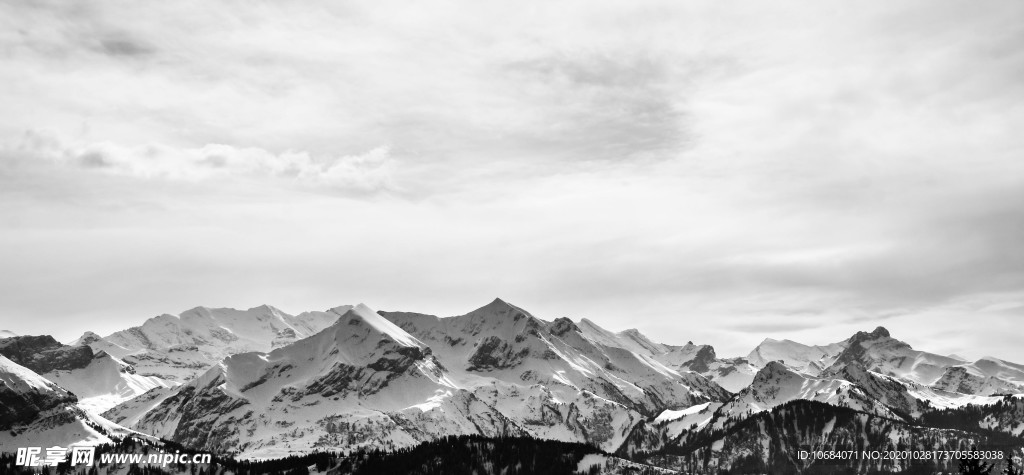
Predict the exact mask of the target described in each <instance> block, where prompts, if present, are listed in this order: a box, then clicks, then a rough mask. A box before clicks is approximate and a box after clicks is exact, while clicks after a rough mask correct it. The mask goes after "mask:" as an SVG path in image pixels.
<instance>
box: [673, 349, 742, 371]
mask: <svg viewBox="0 0 1024 475" xmlns="http://www.w3.org/2000/svg"><path fill="white" fill-rule="evenodd" d="M717 359H718V356H717V355H715V348H714V347H712V346H710V345H705V346H703V347H701V349H699V350H697V353H696V354H695V355H694V357H693V359H692V360H690V361H687V362H686V363H683V367H684V368H687V369H689V370H690V371H696V372H698V373H705V372H707V371H709V370H710V369H711V364H712V363H714V362H715V360H717ZM733 371H735V368H733Z"/></svg>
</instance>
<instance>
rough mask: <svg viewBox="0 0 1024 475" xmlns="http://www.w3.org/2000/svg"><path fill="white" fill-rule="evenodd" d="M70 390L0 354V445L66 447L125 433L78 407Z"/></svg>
mask: <svg viewBox="0 0 1024 475" xmlns="http://www.w3.org/2000/svg"><path fill="white" fill-rule="evenodd" d="M76 403H77V398H76V397H75V395H74V394H72V393H70V392H68V391H67V390H65V389H64V388H62V387H60V386H58V385H57V384H54V383H53V382H52V381H49V380H48V379H46V378H44V377H42V376H40V375H39V374H36V373H35V372H33V371H32V370H30V369H28V368H26V367H24V366H21V365H19V364H17V363H15V362H13V361H11V360H10V359H8V358H6V357H4V356H0V447H52V446H54V445H57V446H61V447H68V446H71V445H96V444H103V443H109V442H111V438H110V437H111V436H112V435H113V436H123V435H125V434H127V433H128V431H127V430H126V429H124V428H123V427H120V426H117V425H116V424H113V423H111V422H110V421H108V420H106V419H103V418H102V417H99V416H96V415H93V414H89V413H88V412H86V411H84V410H82V409H81V408H80V407H78V405H77V404H76Z"/></svg>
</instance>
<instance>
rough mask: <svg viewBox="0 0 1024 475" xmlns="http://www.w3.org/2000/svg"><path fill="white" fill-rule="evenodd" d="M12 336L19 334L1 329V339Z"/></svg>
mask: <svg viewBox="0 0 1024 475" xmlns="http://www.w3.org/2000/svg"><path fill="white" fill-rule="evenodd" d="M12 336H18V334H17V333H14V332H12V331H10V330H0V339H4V338H10V337H12Z"/></svg>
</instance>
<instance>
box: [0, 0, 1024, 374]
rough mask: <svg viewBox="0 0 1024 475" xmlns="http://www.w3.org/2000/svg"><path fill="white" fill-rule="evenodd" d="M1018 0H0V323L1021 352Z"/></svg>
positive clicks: (26, 329)
mask: <svg viewBox="0 0 1024 475" xmlns="http://www.w3.org/2000/svg"><path fill="white" fill-rule="evenodd" d="M1020 18H1024V3H1021V2H1015V1H994V2H985V3H984V4H979V3H977V2H968V1H957V2H949V1H941V0H940V1H931V0H929V1H907V2H896V3H894V2H884V1H870V2H836V1H818V0H815V1H804V2H770V4H769V3H766V2H756V3H754V2H751V3H743V4H741V3H737V2H721V1H713V2H710V1H709V2H674V1H670V2H646V1H642V2H627V4H623V3H621V2H606V1H585V2H584V1H580V2H536V3H533V2H470V1H461V2H447V1H436V2H435V1H428V2H408V3H404V2H391V1H387V0H385V1H378V2H351V1H340V2H338V1H331V2H321V1H315V0H314V1H308V2H307V1H304V2H238V1H216V0H203V1H194V2H189V1H183V2H132V1H118V0H114V1H105V2H96V1H82V2H60V1H40V2H0V83H2V84H3V85H4V87H2V88H0V105H2V107H3V110H4V112H3V113H2V114H0V263H2V264H0V268H2V269H3V272H0V329H8V330H11V331H14V332H16V333H19V334H52V335H54V336H55V337H57V338H58V339H61V340H64V341H67V340H71V339H73V338H75V337H77V336H78V335H80V334H81V333H82V332H84V331H86V330H90V331H95V332H97V333H100V334H104V335H105V334H109V333H112V332H114V331H116V330H120V329H123V328H126V327H128V326H133V325H138V324H141V323H142V322H143V321H144V320H145V319H147V318H150V317H153V316H156V315H159V314H163V313H171V314H178V313H181V312H182V311H184V310H187V309H189V308H193V307H196V306H200V305H203V306H210V307H234V308H249V307H254V306H258V305H261V304H271V305H274V306H276V307H278V308H280V309H282V310H284V311H286V312H289V313H293V314H294V313H299V312H302V311H306V310H322V309H326V308H330V307H334V306H338V305H343V304H355V303H358V302H364V303H366V304H367V305H369V306H371V307H373V308H376V309H380V310H404V311H417V312H422V313H430V314H435V315H440V316H449V315H459V314H464V313H466V312H468V311H470V310H472V309H474V308H477V307H480V306H482V305H484V304H486V303H488V302H489V301H491V300H492V299H493V298H495V297H501V298H503V299H504V300H506V301H509V302H511V303H513V304H516V305H518V306H520V307H522V308H524V309H526V310H528V311H530V312H531V313H533V314H534V315H536V316H538V317H540V318H543V319H547V320H552V319H555V318H559V317H570V318H573V319H579V318H588V319H590V320H592V321H595V322H597V323H598V324H600V325H602V326H604V327H606V328H609V329H612V330H616V331H618V330H624V329H627V328H637V329H639V330H640V331H641V332H643V333H645V334H647V335H649V336H651V337H652V338H653V339H654V340H656V341H661V342H664V343H674V344H683V343H685V342H686V341H694V342H697V343H706V344H711V345H714V346H715V348H716V350H717V352H718V354H719V355H722V356H734V355H745V354H747V353H748V352H749V351H750V350H751V349H752V348H753V347H754V346H755V345H757V344H758V343H759V342H760V341H762V340H763V339H764V338H769V337H770V338H776V339H781V338H789V339H793V340H797V341H801V342H805V343H811V344H814V343H829V342H834V341H838V340H842V339H845V338H847V337H849V336H850V335H851V334H853V333H854V332H855V331H858V330H871V329H873V328H874V327H876V326H879V325H882V326H885V327H887V328H888V329H889V330H890V331H891V333H892V334H893V336H894V337H897V338H899V339H902V340H904V341H906V342H908V343H910V344H911V345H912V346H914V347H915V348H918V349H925V350H928V351H933V352H938V353H946V354H948V353H957V354H959V355H962V356H965V357H968V358H971V359H973V358H980V357H982V356H986V355H992V356H996V357H1000V358H1005V359H1008V360H1011V361H1014V360H1015V361H1018V362H1024V345H1021V344H1020V342H1021V339H1022V338H1024V332H1022V331H1021V330H1020V328H1021V327H1020V325H1021V323H1022V322H1024V320H1022V318H1021V317H1024V245H1022V243H1024V205H1022V203H1024V159H1022V158H1024V134H1021V132H1020V131H1021V130H1022V129H1024V81H1021V80H1020V78H1022V77H1024V48H1021V47H1020V46H1021V45H1022V44H1024V23H1022V22H1020V21H1019V20H1020Z"/></svg>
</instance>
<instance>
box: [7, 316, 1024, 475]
mask: <svg viewBox="0 0 1024 475" xmlns="http://www.w3.org/2000/svg"><path fill="white" fill-rule="evenodd" d="M1021 393H1024V365H1020V364H1016V363H1012V362H1008V361H1003V360H999V359H996V358H991V357H986V358H982V359H980V360H977V361H973V362H971V361H966V360H964V359H963V358H960V357H957V356H945V355H938V354H933V353H928V352H926V351H921V350H917V349H914V348H911V347H910V345H908V344H906V343H905V342H902V341H900V340H898V339H896V338H893V337H892V336H891V335H890V334H889V332H888V331H887V330H886V329H884V328H881V327H879V328H877V329H875V330H873V331H870V332H858V333H856V334H855V335H852V336H850V337H849V338H846V339H844V340H841V341H838V342H834V343H829V344H824V345H806V344H802V343H798V342H794V341H790V340H781V341H778V340H772V339H766V340H765V341H764V342H762V343H761V344H760V345H758V346H757V347H756V348H754V349H753V350H752V351H751V352H750V353H749V354H748V355H746V356H745V357H731V358H721V357H719V356H717V354H716V353H715V350H714V348H713V347H711V346H710V345H702V344H694V343H692V342H687V343H686V344H684V345H671V344H664V343H660V342H655V341H653V340H651V339H650V338H648V337H646V336H644V335H643V334H641V333H640V332H638V331H636V330H626V331H622V332H613V331H609V330H606V329H604V328H602V327H600V326H599V325H597V324H596V323H594V322H592V321H590V320H587V319H581V320H579V321H573V320H570V319H568V318H558V319H554V320H545V319H541V318H537V317H535V316H533V315H532V314H530V313H529V312H528V311H526V310H524V309H521V308H519V307H517V306H515V305H512V304H509V303H507V302H505V301H503V300H501V299H495V300H494V301H492V302H490V303H488V304H487V305H484V306H483V307H480V308H478V309H476V310H473V311H471V312H469V313H466V314H464V315H459V316H453V317H437V316H433V315H427V314H420V313H412V312H385V311H381V312H378V311H374V310H373V309H371V308H369V307H367V306H366V305H363V304H359V305H354V306H350V305H346V306H340V307H335V308H332V309H328V310H326V311H314V312H304V313H301V314H298V315H289V314H287V313H285V312H282V311H281V310H278V309H276V308H273V307H270V306H261V307H256V308H252V309H248V310H235V309H224V308H217V309H214V308H205V307H197V308H194V309H192V310H188V311H186V312H183V313H181V314H180V315H177V316H174V315H160V316H157V317H153V318H150V319H148V320H146V321H144V322H143V323H142V324H141V325H139V326H137V327H132V328H128V329H125V330H122V331H118V332H115V333H113V334H110V335H107V336H100V335H97V334H95V333H93V332H85V333H83V335H82V336H81V337H79V338H77V339H75V340H74V341H72V342H69V343H68V344H62V343H59V342H57V341H56V340H54V339H53V338H52V337H49V336H45V335H42V336H19V335H14V334H13V333H10V332H0V403H3V404H2V405H0V408H2V409H0V447H20V446H26V445H37V444H43V445H45V444H63V445H71V444H98V443H104V442H109V441H111V440H117V439H118V438H122V437H141V438H148V439H152V440H156V439H163V440H167V441H173V442H174V443H177V444H181V445H183V446H186V447H190V448H193V449H197V450H207V451H212V452H216V453H219V454H224V455H231V456H235V457H239V458H251V459H275V458H282V457H288V456H292V455H297V454H305V453H310V452H314V451H341V452H351V451H355V450H366V449H382V450H389V451H394V450H397V449H403V448H409V447H414V446H417V445H418V444H422V443H425V442H430V441H436V440H439V439H441V438H443V437H446V436H472V437H485V438H486V437H490V438H502V437H517V438H532V439H550V440H557V441H563V442H571V443H582V444H586V445H588V446H592V447H594V448H595V449H596V450H599V451H602V452H603V453H615V454H616V455H617V456H618V457H620V458H621V459H627V458H628V459H632V460H635V461H638V462H643V463H647V464H649V465H651V466H660V467H665V468H668V469H683V470H685V471H709V470H712V469H713V470H719V469H737V468H743V467H748V468H749V467H759V468H763V469H771V468H772V467H774V468H776V469H781V470H783V472H785V470H792V471H795V472H804V471H806V470H808V469H810V468H812V467H811V465H808V464H806V463H803V462H802V461H800V463H798V461H796V460H789V459H787V458H786V457H787V455H786V454H787V453H788V452H786V451H785V450H783V449H781V448H780V447H782V446H783V445H785V444H783V445H780V442H779V441H780V440H787V441H789V442H787V443H788V444H794V443H796V442H797V441H802V442H803V443H805V444H807V445H808V446H810V445H816V446H819V447H825V446H828V444H833V446H835V447H840V446H843V444H847V445H849V444H854V445H856V444H857V443H859V444H860V445H861V446H864V445H865V444H867V443H868V442H869V440H868V439H870V441H871V443H880V442H879V440H883V439H885V437H884V435H885V434H889V436H888V437H889V438H888V439H885V440H888V442H885V443H886V444H891V445H892V446H893V447H895V446H897V445H898V444H904V445H907V444H909V445H913V444H921V445H922V446H925V445H928V444H930V445H929V446H933V447H934V446H956V447H959V446H963V445H965V444H966V445H968V446H970V445H972V444H974V445H977V444H995V443H1000V444H1004V445H1006V444H1009V446H1012V447H1019V444H1018V445H1014V444H1017V443H1018V442H1019V440H1020V438H1021V437H1022V436H1024V407H1022V399H1021V397H1020V396H1018V395H1019V394H1021ZM776 424H780V425H776ZM786 424H789V425H786ZM752 427H758V428H759V429H758V430H757V431H755V432H757V434H758V435H751V434H752V433H751V432H750V430H751V428H752ZM801 428H805V429H806V430H803V431H802V432H801ZM858 428H859V429H858ZM811 429H813V431H815V432H814V433H815V434H818V435H817V436H814V437H812V436H810V435H808V432H807V430H811ZM793 431H796V432H793ZM892 434H898V436H893V435H892ZM879 437H881V439H879ZM804 439H806V440H804ZM769 448H770V450H769ZM790 448H793V447H790ZM790 458H792V457H790ZM812 465H813V464H812ZM894 468H899V469H906V468H908V467H907V466H901V465H899V464H895V465H893V464H889V465H886V464H883V463H877V464H874V465H871V464H868V465H864V467H863V470H860V472H862V473H868V471H870V470H888V469H894Z"/></svg>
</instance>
